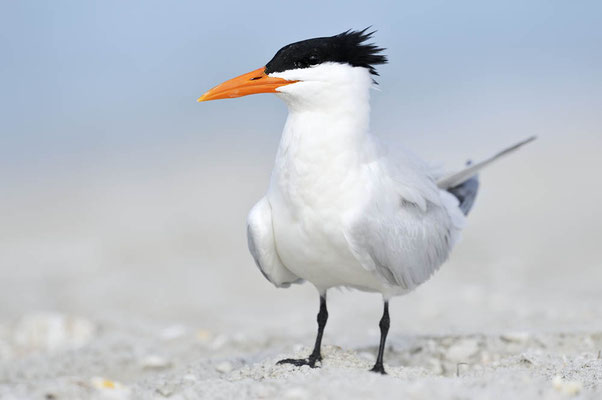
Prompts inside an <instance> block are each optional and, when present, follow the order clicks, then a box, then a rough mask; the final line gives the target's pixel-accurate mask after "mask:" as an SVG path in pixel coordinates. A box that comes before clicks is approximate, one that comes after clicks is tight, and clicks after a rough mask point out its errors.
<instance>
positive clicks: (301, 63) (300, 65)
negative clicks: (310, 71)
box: [295, 60, 307, 68]
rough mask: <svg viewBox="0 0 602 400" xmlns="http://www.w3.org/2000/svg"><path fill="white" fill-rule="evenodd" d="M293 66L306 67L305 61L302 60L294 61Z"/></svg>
mask: <svg viewBox="0 0 602 400" xmlns="http://www.w3.org/2000/svg"><path fill="white" fill-rule="evenodd" d="M295 67H297V68H307V63H306V62H305V61H302V60H298V61H295Z"/></svg>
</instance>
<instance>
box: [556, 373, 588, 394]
mask: <svg viewBox="0 0 602 400" xmlns="http://www.w3.org/2000/svg"><path fill="white" fill-rule="evenodd" d="M552 386H553V387H554V389H556V390H558V391H559V392H561V393H563V394H566V395H569V396H574V395H576V394H578V393H579V392H581V390H583V383H581V382H579V381H565V380H564V379H562V378H561V377H560V376H555V377H554V379H553V380H552Z"/></svg>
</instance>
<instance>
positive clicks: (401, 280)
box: [346, 191, 464, 291]
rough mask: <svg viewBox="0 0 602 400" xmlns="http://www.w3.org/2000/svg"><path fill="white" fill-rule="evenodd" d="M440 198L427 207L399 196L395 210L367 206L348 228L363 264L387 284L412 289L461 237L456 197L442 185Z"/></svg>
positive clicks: (350, 237)
mask: <svg viewBox="0 0 602 400" xmlns="http://www.w3.org/2000/svg"><path fill="white" fill-rule="evenodd" d="M441 196H442V199H443V200H442V203H441V204H435V203H431V202H428V203H427V207H426V209H422V208H420V207H419V206H418V205H416V204H413V203H410V202H407V201H400V202H399V205H398V207H397V209H396V210H394V209H391V208H389V207H373V208H372V207H371V210H369V211H368V210H364V213H362V215H358V218H356V219H355V220H354V221H353V222H352V223H351V224H350V225H349V228H348V230H347V232H346V237H347V241H348V242H349V244H350V247H351V250H352V252H353V254H354V255H355V256H356V258H357V259H358V260H359V261H360V263H361V264H362V266H363V267H364V268H366V269H368V270H371V271H374V272H375V273H376V274H377V275H378V276H380V277H381V278H382V280H383V281H384V282H386V283H388V284H389V285H392V286H396V287H399V288H401V289H403V290H404V291H410V290H412V289H414V288H415V287H417V286H418V285H420V284H421V283H423V282H425V281H426V280H427V279H428V278H430V276H431V275H432V274H433V273H434V272H435V271H436V270H437V269H438V268H439V267H440V266H441V264H442V263H443V262H444V261H445V260H446V259H447V257H448V255H449V253H450V251H451V249H452V247H453V245H454V244H455V243H456V241H457V240H458V238H459V235H460V230H461V228H462V225H463V218H464V216H463V215H462V213H461V211H460V209H459V208H458V202H457V200H456V199H455V198H454V197H453V196H452V195H451V194H449V193H447V192H444V191H442V193H441Z"/></svg>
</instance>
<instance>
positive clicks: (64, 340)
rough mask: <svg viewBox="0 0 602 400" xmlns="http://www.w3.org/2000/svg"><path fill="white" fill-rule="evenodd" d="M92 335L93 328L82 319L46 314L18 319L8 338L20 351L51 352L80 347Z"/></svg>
mask: <svg viewBox="0 0 602 400" xmlns="http://www.w3.org/2000/svg"><path fill="white" fill-rule="evenodd" d="M95 332H96V327H95V325H94V324H93V323H92V322H90V321H88V320H86V319H83V318H77V317H73V316H68V315H64V314H60V313H52V312H46V313H34V314H28V315H25V316H24V317H22V318H21V319H20V320H19V321H18V322H17V324H16V326H15V328H14V331H13V335H12V336H13V341H14V343H15V344H16V345H17V346H18V347H19V348H20V350H21V351H23V352H31V351H40V350H41V351H55V350H62V349H77V348H79V347H82V346H84V345H86V344H87V343H88V342H89V341H90V340H91V339H92V337H93V336H94V334H95Z"/></svg>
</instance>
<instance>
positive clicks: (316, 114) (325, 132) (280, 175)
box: [272, 91, 373, 202]
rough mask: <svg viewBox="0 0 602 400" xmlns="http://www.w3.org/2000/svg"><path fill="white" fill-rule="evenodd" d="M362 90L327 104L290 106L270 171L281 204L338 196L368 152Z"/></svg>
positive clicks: (367, 111) (367, 118)
mask: <svg viewBox="0 0 602 400" xmlns="http://www.w3.org/2000/svg"><path fill="white" fill-rule="evenodd" d="M369 123H370V106H369V95H368V92H367V91H366V93H365V94H364V95H363V96H358V95H357V93H355V96H354V97H353V98H341V99H340V101H338V102H337V103H334V104H331V105H330V106H329V107H324V108H318V107H310V108H304V107H290V106H289V115H288V118H287V121H286V124H285V127H284V131H283V133H282V139H281V141H280V146H279V149H278V154H277V157H276V163H275V165H274V171H273V174H272V188H273V189H276V190H277V191H278V192H279V193H281V195H282V196H283V197H284V198H288V200H287V202H295V201H305V200H303V199H312V201H314V200H318V199H320V198H321V199H326V198H329V199H338V198H341V196H345V195H346V194H345V193H343V192H347V193H349V192H350V191H352V190H355V189H354V188H353V187H354V186H355V185H357V183H354V182H357V179H356V177H357V176H358V175H359V173H360V172H359V171H360V168H361V166H362V164H364V163H366V162H367V161H368V160H369V159H370V158H371V157H372V152H373V141H372V137H371V135H370V134H369Z"/></svg>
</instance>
